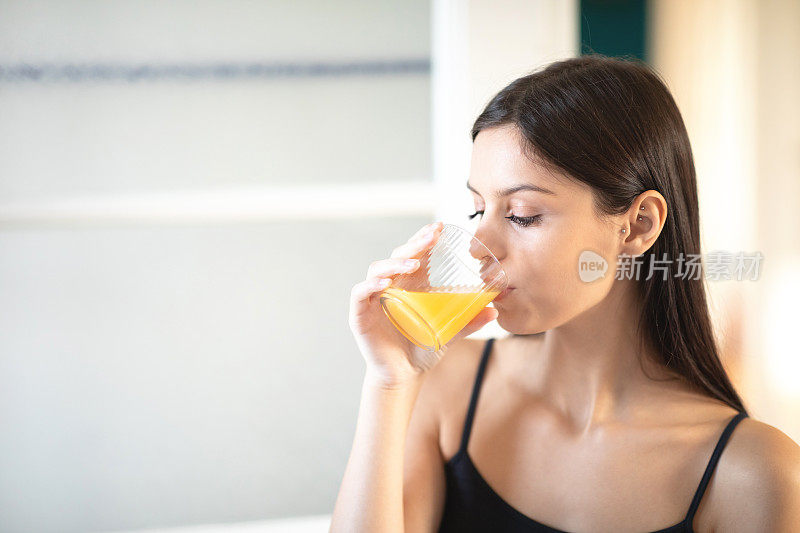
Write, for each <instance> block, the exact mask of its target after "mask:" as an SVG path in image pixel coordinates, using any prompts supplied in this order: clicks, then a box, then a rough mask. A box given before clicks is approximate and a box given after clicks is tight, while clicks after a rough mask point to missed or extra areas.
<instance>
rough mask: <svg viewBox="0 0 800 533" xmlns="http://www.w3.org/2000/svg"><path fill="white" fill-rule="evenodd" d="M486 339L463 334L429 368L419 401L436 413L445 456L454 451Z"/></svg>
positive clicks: (422, 405)
mask: <svg viewBox="0 0 800 533" xmlns="http://www.w3.org/2000/svg"><path fill="white" fill-rule="evenodd" d="M485 345H486V340H485V339H471V338H463V339H459V340H458V341H457V342H455V343H453V344H452V345H449V346H448V347H447V349H446V351H445V352H444V354H443V355H442V358H441V359H440V360H439V362H438V363H436V365H434V366H433V368H431V369H430V370H428V371H427V373H426V375H425V380H424V382H423V384H422V388H421V389H420V393H419V396H418V398H417V402H418V403H419V404H420V405H419V408H420V409H424V410H426V411H428V412H431V413H433V414H434V415H435V418H436V425H437V426H438V433H439V445H440V448H441V451H442V454H443V456H445V457H449V456H450V455H452V454H454V453H455V449H454V446H455V447H456V448H457V446H458V444H457V443H458V440H459V437H460V427H461V425H463V421H464V419H465V417H466V411H467V406H468V404H469V397H470V394H471V392H472V385H473V383H474V381H475V374H476V372H477V369H478V364H479V363H480V357H481V354H482V353H483V348H484V346H485Z"/></svg>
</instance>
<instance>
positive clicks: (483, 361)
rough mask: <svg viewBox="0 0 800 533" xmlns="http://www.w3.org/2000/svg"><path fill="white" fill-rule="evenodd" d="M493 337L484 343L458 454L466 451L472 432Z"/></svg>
mask: <svg viewBox="0 0 800 533" xmlns="http://www.w3.org/2000/svg"><path fill="white" fill-rule="evenodd" d="M493 343H494V337H492V338H491V339H489V340H487V341H486V345H485V346H484V348H483V355H481V362H480V365H478V373H477V375H476V376H475V384H474V385H473V386H472V397H471V398H470V400H469V409H467V419H466V420H464V431H463V433H462V434H461V447H460V448H459V449H458V453H463V452H466V451H467V442H469V434H470V432H471V431H472V419H473V417H474V416H475V405H477V403H478V394H479V393H480V390H481V382H483V373H484V371H485V370H486V362H487V361H488V360H489V354H490V353H492V344H493Z"/></svg>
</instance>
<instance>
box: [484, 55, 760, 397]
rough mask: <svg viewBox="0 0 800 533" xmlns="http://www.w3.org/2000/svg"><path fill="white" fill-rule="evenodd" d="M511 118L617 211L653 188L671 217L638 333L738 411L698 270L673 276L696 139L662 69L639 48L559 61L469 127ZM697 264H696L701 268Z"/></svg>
mask: <svg viewBox="0 0 800 533" xmlns="http://www.w3.org/2000/svg"><path fill="white" fill-rule="evenodd" d="M506 124H512V125H515V126H516V127H517V128H518V129H519V131H520V132H521V133H522V135H523V137H524V139H525V140H524V143H523V144H524V146H523V149H524V150H525V153H526V154H528V156H529V157H531V159H532V160H534V161H536V162H538V163H543V164H545V165H547V166H551V167H552V168H554V169H557V170H560V171H562V172H566V174H568V175H569V176H571V177H573V178H574V179H577V180H579V181H581V182H583V183H585V184H587V185H589V186H590V187H591V188H592V190H593V192H594V199H595V208H596V211H597V213H599V214H601V215H615V214H621V213H624V212H625V211H627V210H628V208H629V207H630V206H631V204H632V203H633V201H634V200H635V199H636V197H637V196H638V195H639V194H641V193H642V192H644V191H647V190H654V191H658V192H659V193H661V194H662V195H663V196H664V199H665V200H666V202H667V218H666V221H665V223H664V227H663V229H662V232H661V234H660V235H659V237H658V238H657V239H656V241H655V243H654V244H653V246H652V247H651V248H650V249H649V250H647V251H646V252H645V254H644V255H643V256H642V257H641V258H637V262H638V261H641V266H642V271H643V272H648V271H649V266H650V261H652V260H653V259H659V260H662V261H663V260H664V259H665V258H667V259H671V260H669V261H667V262H666V267H667V268H668V275H666V276H665V277H666V279H664V277H663V275H658V274H657V275H652V276H650V279H641V278H642V277H645V276H642V277H640V279H639V280H638V282H637V286H638V288H639V291H640V294H639V295H640V298H641V303H642V313H641V316H640V317H639V321H638V326H637V334H638V338H639V339H640V341H641V342H646V343H648V344H649V345H651V346H652V347H653V348H654V349H655V350H656V352H657V353H658V354H659V357H660V362H661V363H663V365H665V366H666V367H667V368H669V369H670V370H672V371H673V372H674V373H676V374H678V375H679V376H681V377H682V378H684V379H685V380H686V381H687V382H688V383H689V384H690V385H691V386H693V387H695V388H696V389H698V390H700V391H701V392H704V393H706V394H708V395H709V396H711V397H713V398H716V399H718V400H721V401H722V402H724V403H725V404H727V405H729V406H731V407H733V408H734V409H736V410H737V411H744V412H746V409H745V407H744V403H743V402H742V399H741V398H740V397H739V394H738V393H737V392H736V389H735V388H734V386H733V384H732V383H731V381H730V379H729V378H728V375H727V373H726V372H725V369H724V368H723V366H722V362H721V361H720V357H719V350H718V347H717V342H716V339H715V337H714V332H713V328H712V323H711V318H710V315H709V310H708V306H707V302H706V291H705V286H704V284H703V283H704V279H703V275H700V276H694V277H693V276H689V277H685V276H683V277H680V278H678V277H676V272H675V271H674V263H675V260H676V259H677V258H678V257H679V254H680V253H683V254H684V257H685V256H687V255H688V254H700V216H699V206H698V200H697V181H696V175H695V168H694V161H693V158H692V149H691V146H690V144H689V136H688V134H687V132H686V127H685V125H684V123H683V119H682V117H681V114H680V112H679V110H678V106H677V105H676V104H675V101H674V99H673V98H672V95H671V94H670V92H669V89H668V88H667V86H666V84H665V83H664V81H663V80H662V79H661V77H660V76H659V75H658V74H657V73H656V72H655V71H653V70H652V69H651V68H650V67H649V66H648V65H647V64H646V63H644V62H643V61H641V60H638V59H636V58H630V57H627V58H612V57H607V56H603V55H600V54H590V55H584V56H581V57H575V58H570V59H565V60H562V61H557V62H555V63H551V64H549V65H548V66H547V67H546V68H544V69H542V70H537V71H534V72H533V73H531V74H528V75H526V76H523V77H521V78H518V79H516V80H514V81H513V82H511V83H510V84H509V85H508V86H506V87H505V88H504V89H503V90H501V91H500V92H499V93H497V95H495V96H494V97H493V98H492V100H491V101H490V102H489V103H488V105H487V106H486V108H485V109H484V110H483V112H482V113H481V114H480V116H479V117H478V118H477V120H476V121H475V124H474V125H473V127H472V140H473V142H474V141H475V137H476V136H477V135H478V133H479V132H480V131H481V130H483V129H485V128H490V127H493V126H501V125H506ZM701 273H702V270H701Z"/></svg>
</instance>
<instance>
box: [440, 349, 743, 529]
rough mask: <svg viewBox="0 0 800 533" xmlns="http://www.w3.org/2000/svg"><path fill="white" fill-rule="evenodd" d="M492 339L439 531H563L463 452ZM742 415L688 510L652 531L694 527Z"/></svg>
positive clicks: (450, 465)
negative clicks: (512, 496) (528, 510)
mask: <svg viewBox="0 0 800 533" xmlns="http://www.w3.org/2000/svg"><path fill="white" fill-rule="evenodd" d="M493 342H494V339H493V338H492V339H489V340H488V341H487V342H486V347H485V348H484V350H483V355H482V356H481V361H480V365H479V366H478V373H477V376H476V378H475V384H474V386H473V388H472V397H471V399H470V402H469V409H468V410H467V418H466V421H465V422H464V432H463V434H462V436H461V446H460V448H459V449H458V452H456V454H455V455H454V456H453V457H452V458H451V459H450V460H449V461H447V463H445V476H446V483H447V485H446V489H447V491H446V496H445V505H444V514H443V516H442V521H441V524H440V526H439V533H449V532H457V533H469V532H473V531H481V532H482V531H488V532H497V531H503V532H536V533H567V532H565V531H562V530H560V529H555V528H552V527H550V526H546V525H544V524H542V523H540V522H537V521H536V520H534V519H532V518H530V517H528V516H527V515H525V514H522V512H520V511H518V510H517V509H516V508H514V507H512V506H511V504H509V503H508V502H506V501H505V500H503V499H502V498H501V497H500V495H498V494H497V493H496V492H495V491H494V490H493V489H492V487H490V486H489V484H488V483H487V482H486V480H484V479H483V477H481V475H480V473H479V472H478V470H477V469H476V467H475V465H474V464H473V463H472V460H471V459H470V457H469V454H467V442H469V434H470V430H471V429H472V419H473V417H474V415H475V405H476V403H477V400H478V393H479V391H480V386H481V381H482V380H483V373H484V370H485V369H486V362H487V361H488V360H489V354H490V353H491V351H492V344H493ZM746 416H747V413H745V412H740V413H739V414H737V415H736V416H734V417H733V418H732V419H731V421H730V422H729V423H728V425H727V426H726V427H725V429H724V431H723V432H722V435H721V436H720V438H719V441H717V445H716V447H715V448H714V451H713V453H712V454H711V459H710V460H709V461H708V465H707V466H706V469H705V472H703V477H702V478H701V479H700V485H699V486H698V487H697V490H696V491H695V493H694V498H692V502H691V504H690V505H689V511H688V512H687V513H686V516H685V517H684V519H683V520H681V521H680V522H678V523H677V524H675V525H673V526H670V527H667V528H664V529H659V530H658V531H656V532H653V533H679V532H692V531H694V530H693V529H692V520H693V519H694V514H695V512H696V511H697V507H698V506H699V505H700V499H701V498H702V497H703V493H704V492H705V490H706V485H708V481H709V479H711V474H713V473H714V468H715V467H716V465H717V461H719V457H720V454H721V453H722V449H723V448H724V447H725V443H726V442H727V441H728V437H730V435H731V432H732V431H733V429H734V428H735V427H736V424H738V423H739V422H740V421H741V420H742V419H743V418H745V417H746Z"/></svg>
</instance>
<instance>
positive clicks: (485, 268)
mask: <svg viewBox="0 0 800 533" xmlns="http://www.w3.org/2000/svg"><path fill="white" fill-rule="evenodd" d="M469 252H470V254H471V255H472V257H474V258H475V259H477V260H478V261H479V262H480V265H481V270H480V276H481V279H482V280H483V282H484V283H487V284H488V283H491V284H493V285H497V284H499V285H501V288H500V290H502V289H504V288H505V287H506V286H508V276H507V275H506V274H505V272H504V271H503V268H502V265H501V264H500V263H499V261H500V256H498V255H497V253H496V252H495V250H493V249H492V248H491V247H490V245H489V244H488V243H486V241H484V240H483V239H481V238H479V237H477V234H476V235H475V238H474V239H472V240H470V251H469ZM493 255H494V257H492V256H493ZM495 257H496V258H497V261H495V259H494V258H495Z"/></svg>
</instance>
